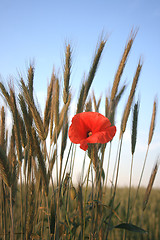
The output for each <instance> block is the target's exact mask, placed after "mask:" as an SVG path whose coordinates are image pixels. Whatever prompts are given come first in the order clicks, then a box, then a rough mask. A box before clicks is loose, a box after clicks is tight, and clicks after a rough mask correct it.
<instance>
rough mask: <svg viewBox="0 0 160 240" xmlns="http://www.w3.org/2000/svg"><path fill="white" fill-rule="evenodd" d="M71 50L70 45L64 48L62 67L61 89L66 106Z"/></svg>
mask: <svg viewBox="0 0 160 240" xmlns="http://www.w3.org/2000/svg"><path fill="white" fill-rule="evenodd" d="M71 55H72V50H71V46H70V44H68V45H67V46H66V53H65V65H64V88H63V102H64V103H65V104H66V103H67V102H68V97H69V89H70V86H69V80H70V75H71V57H72V56H71Z"/></svg>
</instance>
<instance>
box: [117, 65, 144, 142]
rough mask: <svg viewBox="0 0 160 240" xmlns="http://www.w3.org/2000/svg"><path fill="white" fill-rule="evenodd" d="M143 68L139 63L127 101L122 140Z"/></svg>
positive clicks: (122, 124)
mask: <svg viewBox="0 0 160 240" xmlns="http://www.w3.org/2000/svg"><path fill="white" fill-rule="evenodd" d="M141 68H142V63H141V62H140V61H139V63H138V66H137V70H136V73H135V76H134V79H133V82H132V87H131V90H130V94H129V97H128V101H127V104H126V106H125V110H124V113H123V117H122V122H121V131H120V138H121V137H122V134H123V133H124V132H125V130H126V125H127V121H128V117H129V113H130V109H131V105H132V102H133V98H134V94H135V91H136V87H137V83H138V79H139V76H140V72H141Z"/></svg>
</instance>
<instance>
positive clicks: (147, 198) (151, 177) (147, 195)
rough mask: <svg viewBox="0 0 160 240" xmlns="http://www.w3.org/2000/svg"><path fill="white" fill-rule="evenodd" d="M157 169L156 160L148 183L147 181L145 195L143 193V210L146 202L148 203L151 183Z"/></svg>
mask: <svg viewBox="0 0 160 240" xmlns="http://www.w3.org/2000/svg"><path fill="white" fill-rule="evenodd" d="M157 171H158V163H157V162H156V164H155V167H154V169H153V171H152V174H151V176H150V179H149V183H148V186H147V189H146V192H145V195H144V199H143V211H144V210H145V209H146V206H147V203H148V200H149V196H150V194H151V190H152V187H153V183H154V180H155V177H156V174H157Z"/></svg>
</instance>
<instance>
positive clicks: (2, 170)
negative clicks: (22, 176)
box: [0, 146, 11, 187]
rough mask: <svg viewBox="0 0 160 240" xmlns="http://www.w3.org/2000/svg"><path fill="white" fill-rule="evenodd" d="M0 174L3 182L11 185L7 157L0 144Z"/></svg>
mask: <svg viewBox="0 0 160 240" xmlns="http://www.w3.org/2000/svg"><path fill="white" fill-rule="evenodd" d="M0 174H1V177H2V179H3V181H4V183H5V184H6V185H7V186H8V187H10V186H11V173H10V170H9V164H8V158H7V156H6V154H5V152H4V150H3V149H2V147H1V146H0Z"/></svg>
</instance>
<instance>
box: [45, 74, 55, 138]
mask: <svg viewBox="0 0 160 240" xmlns="http://www.w3.org/2000/svg"><path fill="white" fill-rule="evenodd" d="M53 85H54V81H53V78H51V82H50V84H49V86H48V90H47V100H46V104H45V109H44V119H43V125H44V129H45V133H46V136H47V135H48V129H49V124H50V120H51V106H52V98H53Z"/></svg>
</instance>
